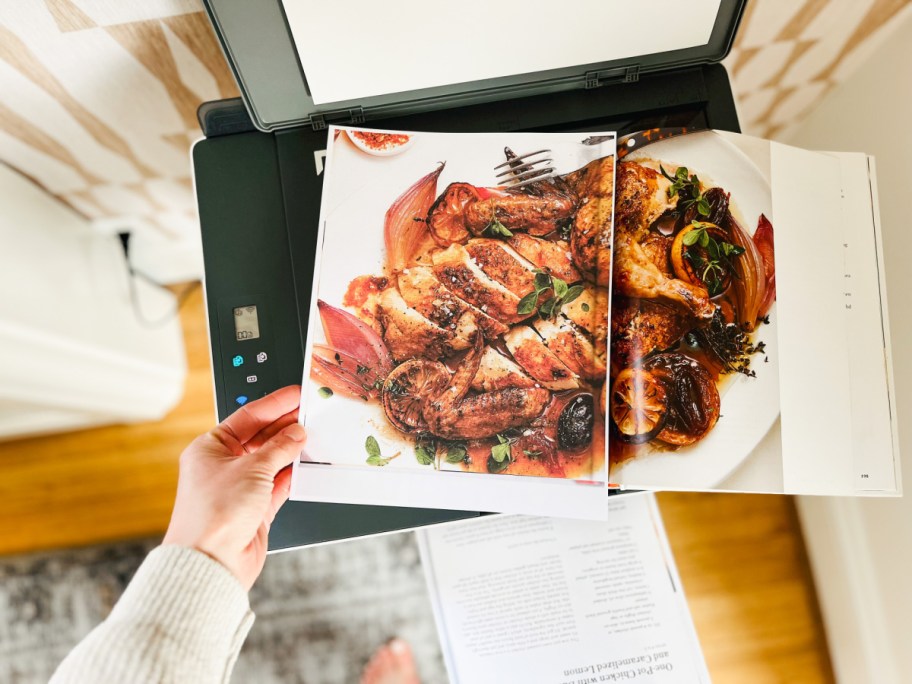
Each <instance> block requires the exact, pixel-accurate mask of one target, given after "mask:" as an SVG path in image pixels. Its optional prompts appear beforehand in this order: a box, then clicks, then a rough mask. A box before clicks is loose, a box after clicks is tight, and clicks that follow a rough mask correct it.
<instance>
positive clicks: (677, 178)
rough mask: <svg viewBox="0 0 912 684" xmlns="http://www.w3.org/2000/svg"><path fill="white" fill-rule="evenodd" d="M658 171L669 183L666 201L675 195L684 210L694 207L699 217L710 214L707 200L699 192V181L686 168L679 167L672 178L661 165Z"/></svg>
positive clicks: (710, 208) (710, 209)
mask: <svg viewBox="0 0 912 684" xmlns="http://www.w3.org/2000/svg"><path fill="white" fill-rule="evenodd" d="M659 171H661V172H662V175H663V176H665V178H667V179H668V180H670V181H671V187H669V188H668V199H671V198H672V197H674V196H675V195H677V196H678V198H679V199H680V200H681V206H682V207H683V208H684V209H689V208H690V207H691V206H695V207H696V210H697V213H698V214H699V215H700V216H709V215H710V213H712V207H710V206H709V200H707V199H706V196H705V195H704V193H703V192H702V191H701V190H700V186H701V183H700V179H699V178H698V177H697V176H696V174H691V173H690V172H689V171H688V170H687V167H686V166H679V167H678V168H677V170H676V171H675V175H674V176H670V175H669V174H668V172H667V171H666V170H665V169H664V167H662V166H661V165H659Z"/></svg>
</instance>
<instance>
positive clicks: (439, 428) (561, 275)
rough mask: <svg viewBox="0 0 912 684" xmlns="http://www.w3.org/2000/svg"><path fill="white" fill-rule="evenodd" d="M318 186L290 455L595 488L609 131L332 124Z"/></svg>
mask: <svg viewBox="0 0 912 684" xmlns="http://www.w3.org/2000/svg"><path fill="white" fill-rule="evenodd" d="M324 183H325V185H324V196H323V208H322V212H323V213H322V217H321V221H322V222H323V225H322V226H321V239H322V243H321V246H320V254H319V257H318V262H317V267H316V273H315V278H314V291H315V294H314V302H315V307H314V311H313V312H312V314H313V315H312V319H311V320H312V323H311V333H310V335H309V340H310V341H309V349H308V354H309V370H308V371H307V372H308V374H309V377H308V379H307V381H306V382H305V389H304V394H305V404H306V421H307V425H308V430H309V437H308V445H307V449H306V450H305V454H304V458H305V459H306V460H311V461H316V462H320V463H332V464H340V465H347V466H360V467H383V468H386V469H395V468H424V469H429V470H431V469H434V470H438V471H447V472H469V473H484V474H497V475H526V476H540V477H551V478H568V479H578V480H585V481H600V482H605V481H606V477H607V471H606V461H607V456H606V453H607V443H606V440H607V432H608V429H607V423H606V420H605V409H606V403H605V400H604V397H605V395H606V391H607V390H606V381H607V377H608V369H609V353H608V304H609V298H610V297H609V288H610V285H611V258H612V252H613V250H612V225H613V211H614V188H615V139H614V136H613V135H604V136H599V137H597V138H596V137H592V136H586V135H585V134H548V135H541V134H516V133H513V134H482V135H464V134H463V135H460V134H426V133H421V134H403V133H397V134H393V133H384V132H365V131H358V130H350V129H346V130H344V131H343V133H342V134H341V135H338V136H337V137H335V138H334V140H333V141H332V143H331V147H330V149H329V151H328V155H327V167H326V179H325V181H324ZM707 306H708V304H707ZM638 420H639V419H638ZM640 422H642V421H640ZM665 422H666V423H667V420H666V421H665ZM625 425H626V423H625ZM669 427H671V424H669ZM638 429H639V428H638Z"/></svg>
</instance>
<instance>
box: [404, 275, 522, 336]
mask: <svg viewBox="0 0 912 684" xmlns="http://www.w3.org/2000/svg"><path fill="white" fill-rule="evenodd" d="M397 282H398V285H399V293H400V294H401V295H402V299H404V300H405V303H406V304H408V305H409V306H410V307H411V308H413V309H415V310H416V311H417V312H418V313H420V314H421V315H422V316H424V317H425V318H427V319H428V320H429V321H431V322H433V323H434V324H436V325H437V326H438V327H440V328H443V329H444V330H452V331H453V332H454V333H455V334H456V336H457V337H458V338H460V339H464V340H465V341H466V348H468V346H469V343H470V342H471V340H472V339H473V338H474V335H475V330H476V329H478V328H481V330H482V332H483V333H484V334H485V336H486V337H487V338H489V339H494V338H495V337H498V336H500V335H503V334H504V333H505V332H507V330H509V328H508V327H507V326H506V325H504V324H503V323H500V322H498V321H495V320H494V319H493V318H491V317H490V316H488V315H487V314H486V313H484V312H483V311H482V310H481V309H476V308H475V307H474V306H472V305H471V304H469V303H468V302H464V301H463V300H461V299H460V298H459V297H457V296H456V295H454V294H453V293H452V292H450V291H449V290H448V289H446V288H445V287H444V286H443V285H441V284H440V281H439V280H437V276H435V275H434V272H433V271H432V270H431V268H430V267H429V266H413V267H411V268H407V269H405V270H404V271H403V272H402V273H400V274H399V278H398V281H397Z"/></svg>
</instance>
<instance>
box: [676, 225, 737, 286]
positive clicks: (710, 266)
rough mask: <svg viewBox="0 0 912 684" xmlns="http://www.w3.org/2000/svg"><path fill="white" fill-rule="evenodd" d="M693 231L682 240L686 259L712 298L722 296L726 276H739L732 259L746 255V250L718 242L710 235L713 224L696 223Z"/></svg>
mask: <svg viewBox="0 0 912 684" xmlns="http://www.w3.org/2000/svg"><path fill="white" fill-rule="evenodd" d="M692 225H693V226H694V228H693V230H691V231H690V232H688V233H687V234H686V235H685V236H684V237H683V238H682V240H681V242H683V243H684V258H685V259H687V260H688V261H689V262H690V263H691V264H692V265H693V267H694V269H695V270H696V271H697V274H698V276H699V278H700V280H702V281H703V283H704V284H705V285H706V289H707V291H708V292H709V296H710V297H715V296H716V295H719V294H722V290H723V286H724V284H725V276H726V275H727V274H729V273H731V274H732V275H737V273H736V272H735V270H734V268H733V267H732V263H731V259H732V258H734V257H737V256H739V255H741V254H744V248H743V247H739V246H738V245H733V244H731V243H730V242H725V241H724V240H716V239H715V238H714V237H713V236H712V235H710V233H709V228H710V227H712V225H713V224H711V223H700V222H699V221H694V222H693V224H692Z"/></svg>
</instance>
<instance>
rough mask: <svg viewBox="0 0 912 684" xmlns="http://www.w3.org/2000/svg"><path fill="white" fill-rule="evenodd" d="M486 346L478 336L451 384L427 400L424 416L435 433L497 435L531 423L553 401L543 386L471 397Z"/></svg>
mask: <svg viewBox="0 0 912 684" xmlns="http://www.w3.org/2000/svg"><path fill="white" fill-rule="evenodd" d="M483 349H484V343H483V341H482V339H481V336H477V337H476V339H475V344H474V346H473V347H472V349H471V350H470V351H469V353H468V354H466V356H465V358H464V359H463V361H462V363H461V364H460V366H459V368H458V369H457V370H456V372H455V373H454V374H453V376H452V378H451V379H450V382H449V384H448V385H447V387H446V388H444V389H443V391H441V392H439V393H438V394H436V396H433V397H430V398H429V399H428V400H427V401H426V402H425V404H424V406H423V407H422V411H421V415H422V417H423V418H424V420H425V422H426V423H427V426H428V430H429V431H430V432H431V434H434V435H437V436H438V437H443V438H444V439H481V438H483V437H493V436H494V435H496V434H498V433H500V432H503V431H504V430H508V429H510V428H513V427H519V426H521V425H528V424H529V423H530V422H531V421H532V420H534V419H535V418H536V417H538V416H539V415H540V414H541V412H542V411H544V410H545V407H546V406H547V405H548V402H550V401H551V393H550V392H549V391H548V390H546V389H544V388H542V387H508V388H506V389H501V390H495V391H493V392H485V393H483V394H476V395H472V396H469V397H467V396H466V394H467V393H468V391H469V388H470V386H471V384H472V379H473V378H474V377H475V376H476V375H477V373H478V369H479V367H480V365H481V357H482V351H483Z"/></svg>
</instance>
